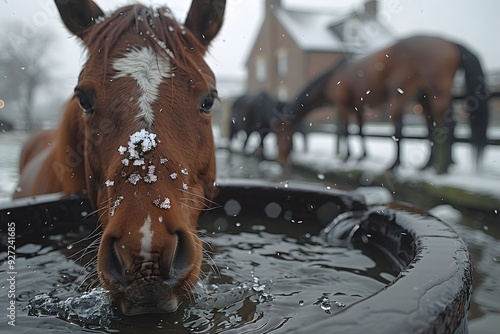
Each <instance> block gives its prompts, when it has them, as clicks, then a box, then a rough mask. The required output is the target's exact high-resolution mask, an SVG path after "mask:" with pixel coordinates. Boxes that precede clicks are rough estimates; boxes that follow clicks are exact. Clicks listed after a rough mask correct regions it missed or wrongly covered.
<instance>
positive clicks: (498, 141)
mask: <svg viewBox="0 0 500 334" xmlns="http://www.w3.org/2000/svg"><path fill="white" fill-rule="evenodd" d="M499 97H500V91H499V92H492V93H490V97H489V98H490V99H491V98H499ZM465 98H466V96H465V95H454V96H453V97H452V100H454V101H456V100H464V99H465ZM490 112H491V111H490ZM423 128H425V129H427V127H426V126H425V127H424V126H423ZM299 132H301V133H303V134H304V135H307V134H308V133H313V132H322V133H332V134H337V126H336V125H335V124H313V125H308V126H302V127H301V128H300V131H299ZM404 132H405V131H404V130H403V138H402V139H424V140H426V139H428V137H427V135H422V134H408V133H407V134H405V133H404ZM406 132H408V131H406ZM349 134H350V135H355V136H357V135H359V132H352V131H350V132H349ZM364 136H365V137H367V138H369V137H372V138H391V137H392V133H391V134H387V132H386V131H384V132H377V131H369V132H367V131H365V134H364ZM455 142H456V143H470V138H469V137H467V136H463V135H460V134H458V135H457V134H455ZM486 144H487V145H497V146H498V145H500V138H488V140H487V143H486Z"/></svg>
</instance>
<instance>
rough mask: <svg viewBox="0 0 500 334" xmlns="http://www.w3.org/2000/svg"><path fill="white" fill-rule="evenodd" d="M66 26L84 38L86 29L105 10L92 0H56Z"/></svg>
mask: <svg viewBox="0 0 500 334" xmlns="http://www.w3.org/2000/svg"><path fill="white" fill-rule="evenodd" d="M55 2H56V6H57V9H58V10H59V14H60V15H61V18H62V20H63V22H64V25H65V26H66V28H68V29H69V31H71V32H72V33H73V34H75V35H76V36H78V37H80V38H81V39H83V37H85V34H86V31H87V29H88V28H89V27H91V26H92V25H93V24H94V23H95V20H96V19H97V18H98V17H100V16H104V12H103V11H102V10H101V8H99V6H97V5H96V4H95V3H94V2H93V1H92V0H55Z"/></svg>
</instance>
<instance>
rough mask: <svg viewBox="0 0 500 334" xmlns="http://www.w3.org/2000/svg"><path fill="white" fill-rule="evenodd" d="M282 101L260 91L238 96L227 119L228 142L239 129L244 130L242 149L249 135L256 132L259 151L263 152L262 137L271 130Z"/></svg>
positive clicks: (281, 107) (282, 104)
mask: <svg viewBox="0 0 500 334" xmlns="http://www.w3.org/2000/svg"><path fill="white" fill-rule="evenodd" d="M283 107H284V103H283V102H280V101H276V100H274V99H273V98H272V97H271V96H270V95H269V94H268V93H266V92H264V91H262V92H260V93H258V94H257V95H250V94H247V95H242V96H240V97H238V98H237V99H236V100H235V101H234V103H233V105H232V107H231V119H230V120H229V138H228V139H229V144H231V142H232V141H233V139H234V137H235V136H236V135H237V134H238V133H239V132H241V131H243V132H245V134H246V138H245V142H244V143H243V151H245V148H246V146H247V143H248V139H249V138H250V135H251V134H252V133H254V132H257V133H258V134H259V136H260V146H259V149H260V152H261V153H262V154H263V152H264V139H265V138H266V136H267V135H268V134H269V133H271V132H273V131H272V129H271V121H272V120H273V119H274V118H276V115H278V114H280V113H281V110H282V109H283Z"/></svg>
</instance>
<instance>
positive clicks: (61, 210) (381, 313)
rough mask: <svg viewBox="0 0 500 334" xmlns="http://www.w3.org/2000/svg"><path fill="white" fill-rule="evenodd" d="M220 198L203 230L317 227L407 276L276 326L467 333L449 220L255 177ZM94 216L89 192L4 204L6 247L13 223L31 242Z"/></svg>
mask: <svg viewBox="0 0 500 334" xmlns="http://www.w3.org/2000/svg"><path fill="white" fill-rule="evenodd" d="M215 202H216V203H218V204H219V205H220V206H219V207H217V208H215V209H214V210H212V211H210V212H208V213H207V214H206V215H205V216H204V217H203V219H202V220H201V221H200V228H201V229H202V230H203V231H204V232H205V233H211V231H212V232H213V231H216V232H217V233H242V232H245V231H252V230H254V226H252V224H255V223H256V222H257V223H258V224H260V225H262V224H263V225H264V226H263V227H262V228H264V229H265V230H266V232H269V233H287V234H288V233H290V234H293V235H301V234H308V233H313V234H315V233H316V234H318V235H320V236H321V237H322V238H323V239H324V240H326V241H327V242H328V243H329V244H332V245H338V246H343V247H348V248H358V247H364V248H365V249H371V250H373V251H374V252H378V253H380V254H382V256H384V257H385V259H386V262H387V263H389V264H390V265H391V266H392V267H393V268H396V269H397V272H399V274H398V275H397V276H395V278H394V279H393V280H392V281H391V282H390V283H389V284H387V285H386V286H384V287H383V288H382V289H380V290H378V291H376V292H375V293H373V294H372V295H370V296H368V297H365V298H362V299H361V300H359V301H356V302H354V303H352V304H350V305H347V307H345V308H343V309H341V310H339V311H338V312H335V313H334V314H331V316H329V317H324V318H321V319H320V320H318V321H314V322H311V323H308V322H290V323H288V324H286V325H285V326H283V327H282V328H281V329H280V328H276V332H279V331H280V330H281V331H284V332H294V331H300V332H308V331H319V330H321V329H325V328H333V327H334V328H335V331H336V332H339V333H361V332H364V331H365V332H370V333H466V332H467V331H468V329H467V318H466V315H467V311H468V308H469V303H470V298H471V293H472V266H471V262H470V259H469V254H468V251H467V248H466V245H465V243H464V242H463V241H462V239H461V238H460V237H459V236H458V235H457V234H456V233H455V232H454V231H453V230H452V229H451V228H450V227H449V226H448V225H446V224H445V223H443V222H441V221H439V220H437V219H435V218H433V217H432V216H430V215H428V214H426V213H425V212H420V211H419V210H417V209H415V208H412V207H409V206H405V205H402V204H398V203H388V204H382V205H380V204H375V205H368V204H367V203H366V202H365V200H364V197H363V196H361V195H360V194H358V193H356V192H349V191H342V190H337V189H330V188H327V187H325V186H323V185H315V184H304V183H269V182H263V181H248V180H247V181H243V180H240V181H230V182H225V183H222V184H219V186H218V190H217V194H216V198H215ZM91 212H92V209H91V207H90V205H89V203H88V202H87V200H86V198H85V197H84V196H63V195H61V194H52V195H46V196H39V197H36V198H29V199H22V200H16V201H14V202H11V203H7V204H3V205H2V206H0V221H1V224H0V238H1V239H2V245H6V232H7V224H8V223H9V222H15V224H16V232H17V240H22V239H29V240H32V239H36V237H37V236H40V235H42V234H43V235H48V234H52V233H61V231H64V230H74V229H78V228H79V226H80V225H81V224H90V225H93V226H95V225H96V218H95V216H94V219H89V218H88V217H87V216H88V215H89V213H91ZM238 216H247V217H248V216H250V217H256V219H255V220H253V221H249V222H248V224H246V223H243V224H241V225H238V226H237V227H236V225H235V224H233V223H231V219H232V217H233V218H234V217H238ZM83 217H87V218H86V219H82V218H83ZM259 217H265V218H266V219H259ZM290 222H294V224H292V225H290ZM291 226H293V227H291ZM20 242H21V241H20ZM367 247H368V248H367ZM2 251H5V246H2Z"/></svg>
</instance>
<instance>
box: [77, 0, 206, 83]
mask: <svg viewBox="0 0 500 334" xmlns="http://www.w3.org/2000/svg"><path fill="white" fill-rule="evenodd" d="M130 29H134V30H135V32H136V33H137V34H138V36H140V37H141V38H143V39H144V41H145V42H146V43H147V44H148V46H150V47H152V48H153V50H155V52H156V53H157V54H160V55H161V54H163V55H164V56H165V57H167V58H169V59H170V61H171V62H172V65H175V68H176V69H178V70H181V71H183V72H184V71H185V72H188V73H189V72H195V73H199V72H200V71H199V68H198V65H197V64H196V62H195V61H194V60H193V55H197V56H199V57H200V58H203V53H204V51H203V46H202V44H201V43H200V42H199V41H198V40H197V39H196V38H194V36H192V34H191V33H189V32H188V31H187V30H186V29H184V27H183V26H181V25H180V24H179V23H178V22H177V21H176V20H175V18H174V17H173V14H172V12H171V10H170V9H169V8H168V7H155V8H153V7H145V6H143V5H140V4H134V5H128V6H124V7H122V8H121V9H119V10H117V11H115V12H114V13H113V14H111V16H109V17H106V18H105V19H104V20H102V18H98V19H96V23H95V25H94V26H92V27H91V28H89V30H88V32H87V34H86V36H85V38H84V43H85V45H87V47H88V48H89V50H91V51H98V52H100V53H101V54H103V56H104V61H105V64H107V63H108V62H107V60H108V58H109V56H110V53H111V50H113V47H114V46H115V45H116V43H117V42H118V41H119V39H120V36H122V35H123V34H125V33H127V32H128V31H130ZM186 45H188V47H186ZM131 47H133V45H131ZM195 59H196V58H195ZM172 68H174V66H172ZM199 74H200V78H201V79H202V81H204V82H205V79H204V78H203V77H202V74H201V73H199ZM205 83H206V82H205Z"/></svg>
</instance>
